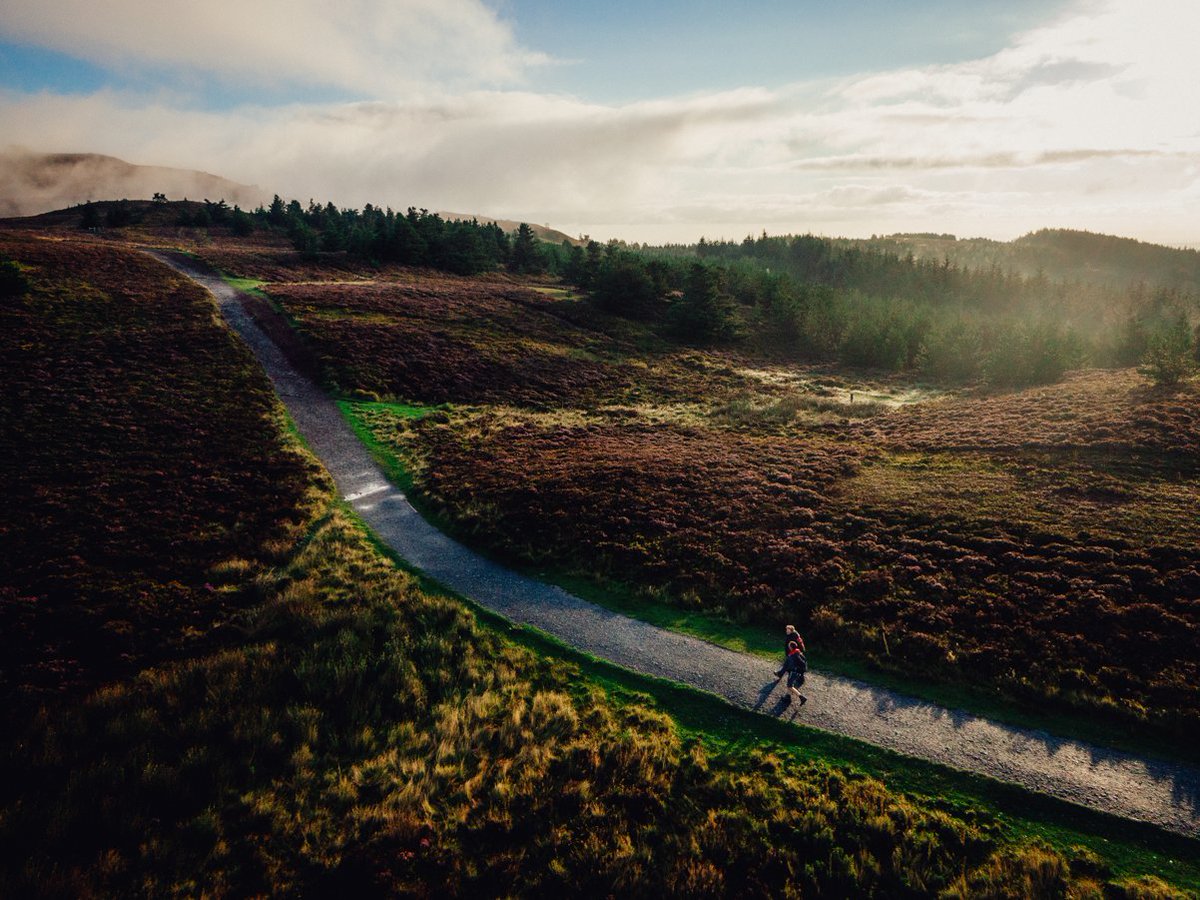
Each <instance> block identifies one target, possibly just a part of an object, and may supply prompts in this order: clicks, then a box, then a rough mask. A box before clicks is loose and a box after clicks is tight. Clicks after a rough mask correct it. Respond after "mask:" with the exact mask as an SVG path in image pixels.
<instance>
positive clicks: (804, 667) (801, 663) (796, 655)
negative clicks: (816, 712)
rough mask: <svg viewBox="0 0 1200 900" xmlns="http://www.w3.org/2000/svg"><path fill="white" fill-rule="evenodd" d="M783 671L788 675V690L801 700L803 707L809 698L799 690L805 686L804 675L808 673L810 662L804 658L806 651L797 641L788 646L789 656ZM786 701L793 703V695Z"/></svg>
mask: <svg viewBox="0 0 1200 900" xmlns="http://www.w3.org/2000/svg"><path fill="white" fill-rule="evenodd" d="M783 670H784V671H785V672H787V673H788V680H787V686H788V690H789V691H791V692H792V694H795V695H796V696H797V697H799V698H800V705H801V706H803V705H804V704H805V703H807V702H808V698H807V697H805V696H804V695H803V694H802V693H800V690H799V688H800V685H802V684H804V673H805V672H807V671H808V660H807V659H806V658H805V656H804V651H803V650H801V649H800V645H799V644H797V643H796V642H795V641H792V642H791V643H789V644H788V655H787V659H786V660H784V663H783ZM786 699H787V702H788V703H791V702H792V697H791V694H789V695H788V696H787V698H786Z"/></svg>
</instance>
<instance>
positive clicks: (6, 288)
mask: <svg viewBox="0 0 1200 900" xmlns="http://www.w3.org/2000/svg"><path fill="white" fill-rule="evenodd" d="M28 290H29V281H28V279H26V278H25V273H24V272H22V271H21V267H20V266H18V265H17V264H16V263H15V262H13V261H12V260H11V259H0V297H20V296H22V295H23V294H25V293H26V292H27V291H28Z"/></svg>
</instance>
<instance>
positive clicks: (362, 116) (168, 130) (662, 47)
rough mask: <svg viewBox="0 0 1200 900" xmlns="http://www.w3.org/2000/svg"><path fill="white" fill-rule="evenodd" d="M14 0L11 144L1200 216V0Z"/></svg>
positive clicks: (881, 201)
mask: <svg viewBox="0 0 1200 900" xmlns="http://www.w3.org/2000/svg"><path fill="white" fill-rule="evenodd" d="M898 6H899V5H897V4H879V3H872V4H855V5H854V7H853V9H851V7H850V6H848V5H844V4H843V5H839V6H837V7H836V9H834V8H831V7H830V6H829V5H828V4H820V3H815V2H807V3H786V4H785V3H758V4H752V5H751V6H750V7H749V8H748V9H747V10H745V11H743V10H740V9H738V10H736V11H735V10H733V9H731V8H729V7H727V6H724V5H719V4H715V3H699V4H678V3H669V4H664V5H662V6H661V7H657V8H656V9H655V10H654V11H650V10H645V11H643V10H642V9H640V8H636V7H634V6H633V5H632V4H625V3H618V4H613V5H608V6H605V7H595V6H589V7H587V8H586V10H585V9H583V8H580V7H578V6H577V5H574V4H552V3H548V2H543V0H510V2H504V3H498V4H495V3H482V2H477V0H453V2H436V3H435V2H428V0H405V2H381V0H357V2H352V3H346V4H341V5H339V7H338V17H337V19H336V20H331V19H330V18H329V14H328V9H329V7H327V6H326V5H325V4H320V3H316V2H314V0H291V2H286V3H285V2H281V0H270V2H259V3H253V4H245V3H234V2H231V0H220V2H209V3H205V4H195V5H177V6H176V5H171V6H169V7H168V6H167V5H165V4H162V3H156V4H151V3H146V2H142V0H114V2H109V3H105V4H103V5H102V6H101V5H97V4H94V3H84V2H82V0H40V2H28V0H0V129H2V131H3V134H4V139H3V143H4V144H6V145H11V146H19V147H22V148H25V149H29V150H32V151H40V152H55V153H58V152H81V153H82V152H86V153H102V154H108V155H112V156H116V157H119V158H121V159H124V160H126V161H128V162H131V163H136V164H141V165H153V166H172V167H179V168H186V169H197V170H202V171H205V172H212V173H214V174H217V175H220V176H222V177H225V178H229V179H232V180H234V181H236V182H240V183H244V184H253V185H258V186H259V187H261V188H262V189H263V190H265V191H267V192H268V193H270V192H278V193H280V194H282V195H284V196H285V197H296V198H299V199H301V200H302V201H307V200H308V199H309V198H314V199H316V200H318V201H319V202H324V201H325V200H332V201H334V202H335V203H337V204H339V205H344V206H361V205H363V204H365V203H374V204H379V205H384V206H392V207H395V208H401V209H402V208H405V207H407V206H410V205H412V206H417V207H425V208H428V209H456V210H468V211H472V212H477V213H479V214H481V215H489V216H498V217H503V218H506V219H516V220H527V221H530V222H536V223H540V224H549V225H552V226H553V227H555V228H559V229H561V230H564V231H566V232H568V233H571V234H583V233H586V234H590V235H591V236H593V237H597V238H601V239H604V238H610V237H619V238H623V239H627V240H631V241H649V242H664V241H691V240H695V239H696V238H698V237H700V236H701V235H705V236H708V237H710V238H714V237H725V238H733V239H739V238H741V237H743V236H744V235H746V234H748V233H755V234H757V233H759V232H760V231H762V230H766V231H767V232H769V233H772V234H782V233H789V232H791V233H798V232H814V233H819V234H829V235H846V236H869V235H871V234H874V233H879V234H883V233H891V232H898V231H905V232H918V231H934V232H951V233H955V234H957V235H959V236H983V237H992V238H997V239H1010V238H1013V237H1016V236H1018V235H1020V234H1023V233H1026V232H1028V231H1031V230H1035V229H1038V228H1043V227H1067V228H1078V229H1087V230H1092V231H1102V232H1107V233H1113V234H1120V235H1126V236H1130V237H1137V238H1140V239H1143V240H1149V241H1156V242H1161V243H1167V244H1176V245H1178V244H1195V243H1200V212H1198V210H1200V115H1198V114H1197V108H1196V105H1195V103H1194V100H1193V99H1192V98H1191V93H1192V87H1193V85H1194V84H1195V81H1196V77H1197V75H1200V61H1198V59H1200V58H1198V57H1197V56H1196V54H1195V50H1194V47H1193V44H1194V40H1195V36H1196V35H1197V34H1198V33H1200V7H1198V6H1197V5H1196V4H1194V3H1190V2H1184V0H1150V2H1140V3H1134V2H1130V0H1083V2H1068V3H1051V4H1044V3H1042V4H1035V3H1028V2H1019V3H1008V4H1002V3H980V4H971V5H970V7H969V8H967V9H964V8H963V5H962V4H958V5H950V4H947V3H941V2H933V0H923V2H921V3H914V4H904V5H903V11H901V10H899V9H897V8H896V7H898Z"/></svg>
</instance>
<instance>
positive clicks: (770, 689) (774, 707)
mask: <svg viewBox="0 0 1200 900" xmlns="http://www.w3.org/2000/svg"><path fill="white" fill-rule="evenodd" d="M779 685H780V680H779V679H777V678H772V679H771V680H770V681H768V682H766V683H765V684H764V685H763V686H762V688H760V689H759V692H758V699H757V700H756V701H755V702H754V707H753V709H754V711H755V712H766V714H767V715H770V716H775V718H777V719H778V718H781V717H782V716H783V714H784V713H785V712H787V710H789V709H792V710H793V713H792V718H795V710H796V709H799V708H800V707H799V706H796V705H795V704H793V703H789V702H788V693H787V690H786V689H785V690H784V692H783V696H782V697H780V698H778V699H777V700H776V701H775V702H774V703H772V704H771V705H770V707H769V708H767V709H765V710H764V707H766V706H767V701H768V700H769V699H770V697H771V694H773V693H774V692H775V688H777V687H778V686H779Z"/></svg>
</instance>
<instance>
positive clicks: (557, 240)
mask: <svg viewBox="0 0 1200 900" xmlns="http://www.w3.org/2000/svg"><path fill="white" fill-rule="evenodd" d="M438 215H439V216H441V217H442V218H443V219H446V220H447V221H449V222H454V221H470V220H471V219H476V220H478V221H479V222H482V223H484V224H486V223H488V222H495V223H496V224H497V225H499V226H500V227H501V228H502V229H504V230H505V231H506V232H510V233H511V232H513V231H516V230H517V229H518V228H520V227H521V223H520V222H519V221H517V220H516V219H497V218H495V217H493V216H480V215H475V214H471V213H456V212H444V211H443V212H439V213H438ZM527 224H528V225H529V227H530V228H532V229H533V233H534V236H536V237H537V239H538V240H541V241H548V242H549V243H551V244H561V243H562V242H563V241H566V242H567V243H569V244H584V243H586V241H583V240H581V239H579V238H573V237H571V236H570V235H569V234H567V233H566V232H565V231H559V230H558V229H557V228H551V227H550V226H549V225H537V224H535V223H533V222H529V223H527Z"/></svg>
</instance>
